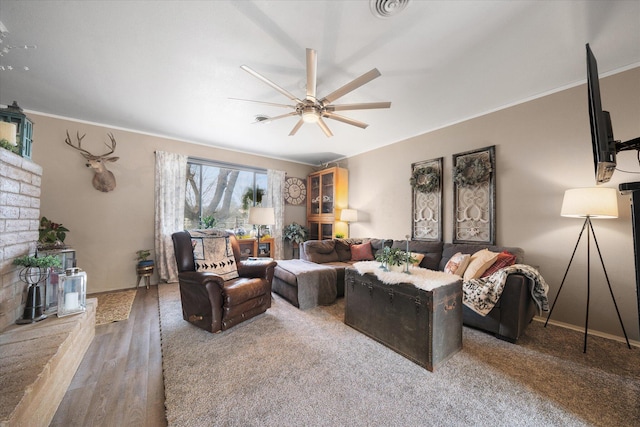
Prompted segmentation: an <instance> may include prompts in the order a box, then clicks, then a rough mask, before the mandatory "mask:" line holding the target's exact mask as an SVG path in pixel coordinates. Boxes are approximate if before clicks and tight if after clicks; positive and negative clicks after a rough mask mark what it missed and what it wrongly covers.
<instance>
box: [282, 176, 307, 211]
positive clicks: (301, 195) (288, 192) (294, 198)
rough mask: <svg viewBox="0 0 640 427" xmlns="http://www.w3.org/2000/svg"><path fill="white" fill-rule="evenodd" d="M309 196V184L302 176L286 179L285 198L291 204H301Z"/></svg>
mask: <svg viewBox="0 0 640 427" xmlns="http://www.w3.org/2000/svg"><path fill="white" fill-rule="evenodd" d="M306 198H307V184H306V183H305V182H304V180H302V179H300V178H287V179H286V180H285V181H284V200H285V201H286V202H287V203H289V204H290V205H301V204H303V203H304V202H305V200H306Z"/></svg>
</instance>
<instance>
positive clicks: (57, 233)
mask: <svg viewBox="0 0 640 427" xmlns="http://www.w3.org/2000/svg"><path fill="white" fill-rule="evenodd" d="M38 231H39V236H38V243H40V244H41V245H45V246H49V245H53V246H63V245H64V239H66V238H67V232H68V231H69V229H68V228H66V227H65V226H63V225H62V224H58V223H57V222H53V221H50V220H49V219H47V217H44V216H43V217H42V218H41V219H40V227H39V228H38Z"/></svg>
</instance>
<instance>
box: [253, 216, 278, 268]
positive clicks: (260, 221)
mask: <svg viewBox="0 0 640 427" xmlns="http://www.w3.org/2000/svg"><path fill="white" fill-rule="evenodd" d="M275 223H276V216H275V213H274V210H273V208H259V207H257V206H252V207H250V208H249V224H251V225H257V226H258V249H257V251H256V252H257V253H256V256H258V255H260V227H261V226H263V225H273V224H275ZM271 251H273V248H271ZM271 256H272V257H273V254H271Z"/></svg>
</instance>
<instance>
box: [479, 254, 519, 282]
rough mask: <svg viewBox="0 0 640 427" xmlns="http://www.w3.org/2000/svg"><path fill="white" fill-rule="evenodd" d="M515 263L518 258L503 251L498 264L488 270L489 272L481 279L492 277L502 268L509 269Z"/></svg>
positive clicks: (499, 255)
mask: <svg viewBox="0 0 640 427" xmlns="http://www.w3.org/2000/svg"><path fill="white" fill-rule="evenodd" d="M515 263H516V256H515V255H514V254H512V253H511V252H507V251H502V252H500V253H499V254H498V259H497V260H496V262H494V263H493V264H492V265H491V266H490V267H489V268H487V271H485V272H484V273H482V276H480V277H487V276H491V275H492V274H493V273H495V272H496V271H498V270H500V269H501V268H504V267H509V266H510V265H513V264H515Z"/></svg>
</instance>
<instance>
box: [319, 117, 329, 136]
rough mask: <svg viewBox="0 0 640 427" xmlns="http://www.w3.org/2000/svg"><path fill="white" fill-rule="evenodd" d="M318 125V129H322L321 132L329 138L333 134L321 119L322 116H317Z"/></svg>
mask: <svg viewBox="0 0 640 427" xmlns="http://www.w3.org/2000/svg"><path fill="white" fill-rule="evenodd" d="M318 126H320V129H322V132H324V134H325V135H327V138H331V137H332V136H333V134H332V133H331V130H330V129H329V126H327V124H326V123H325V122H324V120H322V117H318Z"/></svg>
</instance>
